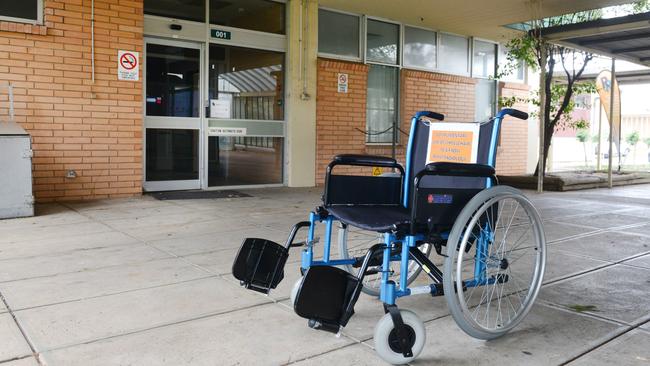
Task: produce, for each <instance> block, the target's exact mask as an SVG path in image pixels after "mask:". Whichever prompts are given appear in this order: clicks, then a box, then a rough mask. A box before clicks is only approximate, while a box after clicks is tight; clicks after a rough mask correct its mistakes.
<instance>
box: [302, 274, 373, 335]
mask: <svg viewBox="0 0 650 366" xmlns="http://www.w3.org/2000/svg"><path fill="white" fill-rule="evenodd" d="M358 283H359V279H358V278H357V277H356V276H353V275H352V274H350V273H348V272H346V271H344V270H342V269H340V268H337V267H330V266H314V267H311V268H309V269H308V270H307V272H305V276H304V278H303V280H302V284H301V286H300V289H299V290H298V294H297V295H296V300H295V303H294V310H295V311H296V314H298V315H300V316H301V317H303V318H306V319H309V324H310V327H312V328H315V329H321V330H325V331H330V332H333V333H336V332H338V329H339V327H343V326H345V325H346V324H347V322H348V320H349V319H350V317H351V316H352V314H354V304H355V303H356V302H357V300H358V298H359V292H360V291H358V290H357V287H358V286H357V284H358Z"/></svg>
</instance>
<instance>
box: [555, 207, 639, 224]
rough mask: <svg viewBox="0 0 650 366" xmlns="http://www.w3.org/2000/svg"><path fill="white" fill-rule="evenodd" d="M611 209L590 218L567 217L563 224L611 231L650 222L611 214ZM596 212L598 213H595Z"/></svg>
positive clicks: (630, 216) (634, 217)
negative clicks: (610, 229) (615, 228)
mask: <svg viewBox="0 0 650 366" xmlns="http://www.w3.org/2000/svg"><path fill="white" fill-rule="evenodd" d="M611 209H612V208H611V207H610V208H609V209H607V210H606V211H605V212H606V213H600V214H595V215H590V216H577V217H567V218H564V219H563V220H562V222H565V223H569V224H577V225H582V226H587V227H593V228H597V229H609V228H613V227H618V226H625V225H630V224H639V223H645V222H648V221H649V219H647V218H642V217H638V216H632V215H623V214H617V213H611V212H610V210H611ZM594 212H596V211H594Z"/></svg>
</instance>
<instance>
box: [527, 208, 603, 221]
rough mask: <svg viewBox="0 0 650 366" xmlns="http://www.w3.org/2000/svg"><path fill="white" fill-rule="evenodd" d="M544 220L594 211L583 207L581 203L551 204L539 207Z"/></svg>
mask: <svg viewBox="0 0 650 366" xmlns="http://www.w3.org/2000/svg"><path fill="white" fill-rule="evenodd" d="M537 212H539V215H540V216H541V217H542V220H557V219H560V218H563V217H567V216H576V215H589V214H593V211H591V210H587V209H583V208H581V206H580V205H576V206H575V207H571V206H551V207H544V208H539V209H537Z"/></svg>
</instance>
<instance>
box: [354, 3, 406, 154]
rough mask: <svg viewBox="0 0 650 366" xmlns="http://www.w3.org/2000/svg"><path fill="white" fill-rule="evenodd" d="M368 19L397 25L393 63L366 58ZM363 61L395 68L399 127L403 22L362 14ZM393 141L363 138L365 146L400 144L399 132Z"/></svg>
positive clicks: (395, 134)
mask: <svg viewBox="0 0 650 366" xmlns="http://www.w3.org/2000/svg"><path fill="white" fill-rule="evenodd" d="M368 20H374V21H379V22H384V23H390V24H395V25H397V26H398V32H399V34H398V35H397V47H398V52H397V63H395V64H387V63H384V62H377V61H370V60H367V58H366V54H367V52H368V50H367V43H368V42H367V41H368V31H367V29H368ZM362 28H363V46H364V47H363V63H364V65H379V66H386V67H393V68H395V69H397V79H398V80H397V88H396V89H397V90H396V91H395V98H396V100H397V102H396V103H395V116H396V118H397V123H396V126H397V128H398V129H399V128H400V125H401V123H400V115H401V113H402V104H401V99H402V98H401V87H400V81H399V80H400V79H401V74H402V62H403V57H402V56H403V55H402V54H403V50H404V24H403V23H400V22H396V21H393V20H390V19H385V18H380V17H374V16H368V15H364V16H363V27H362ZM367 93H368V86H367V85H366V131H365V132H366V133H367V132H368V116H367V114H368V97H367ZM393 136H395V137H394V141H391V142H371V141H368V136H367V135H366V138H365V144H366V145H367V146H392V145H393V143H394V144H395V146H397V145H399V144H400V134H399V133H394V134H393Z"/></svg>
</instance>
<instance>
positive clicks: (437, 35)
mask: <svg viewBox="0 0 650 366" xmlns="http://www.w3.org/2000/svg"><path fill="white" fill-rule="evenodd" d="M406 28H415V29H420V30H425V31H429V32H433V33H435V34H436V59H435V63H436V66H435V67H434V68H428V67H422V66H414V65H406V64H403V65H402V67H404V68H407V69H409V70H419V71H427V72H439V70H438V59H439V57H440V36H439V34H440V31H439V30H437V29H431V28H426V27H420V26H417V25H410V24H404V28H403V29H404V31H403V32H402V59H404V45H405V44H406ZM402 62H404V61H403V60H402Z"/></svg>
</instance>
